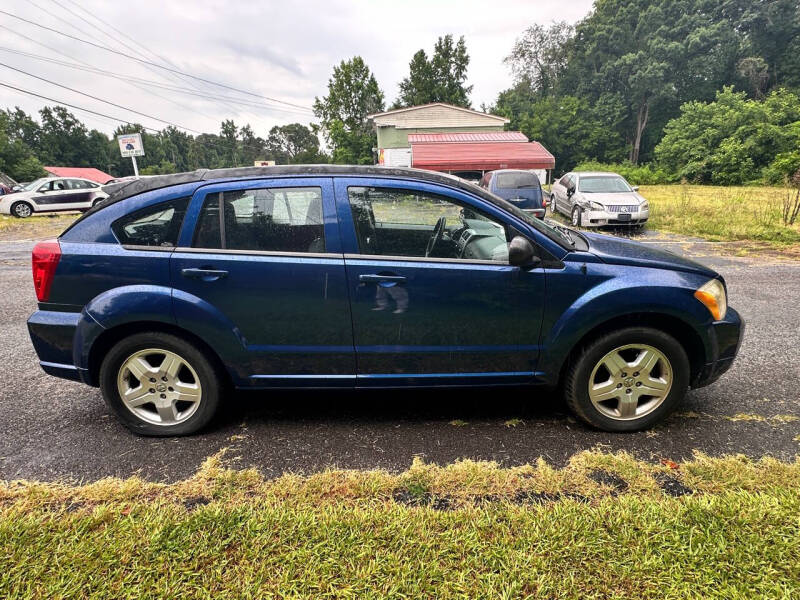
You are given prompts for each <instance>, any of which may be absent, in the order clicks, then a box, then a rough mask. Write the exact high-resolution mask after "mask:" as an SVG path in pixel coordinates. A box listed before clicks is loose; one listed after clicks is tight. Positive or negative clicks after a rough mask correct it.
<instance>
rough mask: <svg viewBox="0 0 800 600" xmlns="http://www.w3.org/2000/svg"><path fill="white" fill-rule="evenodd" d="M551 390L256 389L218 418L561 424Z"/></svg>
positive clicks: (226, 422)
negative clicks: (519, 420)
mask: <svg viewBox="0 0 800 600" xmlns="http://www.w3.org/2000/svg"><path fill="white" fill-rule="evenodd" d="M568 414H569V413H568V409H567V407H566V405H565V403H564V401H563V398H562V397H561V396H560V395H559V394H558V393H556V392H547V391H544V390H541V389H538V388H534V387H524V386H491V387H470V388H466V387H465V388H442V389H433V388H427V389H419V388H417V389H391V390H389V389H387V390H352V389H347V390H345V389H342V390H259V391H235V392H231V393H229V394H228V395H227V396H226V399H225V401H224V402H223V406H222V407H221V409H220V414H219V417H218V420H217V423H218V425H217V426H218V427H222V428H227V427H229V426H234V425H238V424H240V423H241V422H243V421H247V422H248V423H253V422H256V421H261V422H272V423H275V422H283V423H288V422H306V423H307V422H315V421H318V422H327V423H330V422H334V423H335V422H352V421H355V422H359V423H388V422H415V421H428V422H429V421H441V422H442V423H450V422H453V423H455V424H461V423H463V422H470V421H482V422H486V421H490V422H495V421H496V422H498V423H501V424H502V423H505V422H507V421H513V420H515V419H521V420H545V421H553V420H565V419H566V418H568Z"/></svg>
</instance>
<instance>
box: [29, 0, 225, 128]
mask: <svg viewBox="0 0 800 600" xmlns="http://www.w3.org/2000/svg"><path fill="white" fill-rule="evenodd" d="M50 1H51V2H52V3H53V4H55V5H56V6H58V7H59V8H60V9H61V10H63V11H65V12H68V13H69V14H70V15H72V16H73V17H75V18H76V19H78V20H79V21H81V22H82V23H84V24H86V25H88V26H89V27H92V28H94V29H96V30H97V31H99V32H100V33H102V34H103V35H104V36H105V37H106V38H108V39H109V40H111V41H112V42H114V43H116V44H120V45H121V46H123V47H124V48H127V49H129V50H130V51H131V52H133V53H134V54H137V55H138V56H140V57H142V58H145V59H146V58H147V56H145V55H144V54H143V53H142V52H140V51H138V50H136V48H134V47H133V46H130V45H128V44H126V43H125V42H123V41H122V40H120V39H118V38H115V37H114V36H112V35H111V34H110V33H108V32H106V31H105V30H103V29H102V28H100V27H98V26H97V25H94V24H92V23H90V22H89V21H87V20H86V19H85V18H84V17H82V16H81V15H79V14H78V13H76V12H75V11H73V10H72V9H71V8H68V7H66V6H64V5H63V4H61V3H60V2H58V0H50ZM28 2H30V3H31V4H33V0H28ZM72 4H73V5H74V6H76V7H77V8H79V9H80V10H82V11H83V12H85V13H86V14H87V15H89V16H91V17H92V18H93V19H95V20H99V21H101V22H103V23H105V22H104V21H102V19H100V18H99V17H96V16H94V15H92V14H91V13H89V12H87V11H86V10H85V9H84V8H82V7H81V6H80V5H78V4H75V3H74V2H72ZM34 6H37V5H36V4H34ZM37 8H39V9H40V10H42V11H44V12H46V13H47V14H49V15H50V16H53V14H52V13H50V12H49V11H47V10H45V9H43V8H41V7H38V6H37ZM69 24H70V26H71V27H73V28H74V29H77V30H78V31H80V32H81V33H83V34H84V35H87V36H91V34H89V33H86V32H85V31H84V30H82V29H81V28H79V27H77V26H75V25H73V24H72V23H69ZM106 25H108V26H109V27H111V28H112V29H114V31H117V32H118V33H120V34H122V35H125V34H123V33H122V32H120V31H119V30H118V29H117V28H116V27H114V26H113V25H110V24H108V23H106ZM125 37H128V36H127V35H126V36H125ZM129 39H130V38H129ZM144 67H145V68H146V69H147V70H148V71H150V72H151V73H154V74H156V75H159V76H161V77H164V78H165V79H166V78H167V77H168V78H169V79H172V80H177V81H180V82H181V83H183V82H184V79H183V78H182V77H180V76H178V75H175V74H173V73H166V74H164V73H162V72H160V71H156V70H155V69H154V68H153V67H151V66H150V65H144ZM192 87H194V88H195V89H199V88H197V87H196V86H195V85H194V84H192ZM216 104H219V105H220V106H225V107H226V108H227V109H229V110H232V111H234V112H236V109H235V108H234V107H233V106H231V105H230V104H222V103H219V102H217V103H216ZM198 112H199V111H198ZM199 114H201V115H203V116H204V117H207V118H209V119H211V118H213V117H211V115H206V114H205V113H199Z"/></svg>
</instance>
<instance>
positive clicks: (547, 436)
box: [0, 242, 800, 481]
mask: <svg viewBox="0 0 800 600" xmlns="http://www.w3.org/2000/svg"><path fill="white" fill-rule="evenodd" d="M31 246H32V244H31V243H30V242H0V314H2V315H3V316H2V319H3V320H2V327H0V364H2V365H3V366H4V368H3V376H2V379H1V380H0V479H6V480H8V479H17V478H33V479H40V480H54V479H58V480H74V481H92V480H95V479H98V478H101V477H105V476H112V475H114V476H128V475H132V474H140V475H141V476H143V477H145V478H148V479H151V480H159V481H169V480H174V479H179V478H184V477H187V476H189V475H191V474H192V473H193V472H194V471H195V470H196V469H197V467H198V465H200V463H201V462H202V461H203V459H205V458H206V457H207V456H209V455H211V454H214V453H215V452H217V451H219V450H220V449H222V448H225V447H228V448H230V451H229V453H228V454H227V456H229V457H236V458H237V459H238V460H236V461H235V464H236V465H240V466H248V465H253V466H256V467H258V468H259V469H261V470H262V471H263V472H264V473H265V474H266V475H268V476H274V475H278V474H280V473H282V472H285V471H293V472H301V473H308V472H313V471H316V470H319V469H323V468H325V467H328V466H338V467H346V468H374V467H380V468H386V469H390V470H402V469H404V468H406V467H408V465H409V464H410V463H411V460H412V458H413V457H414V456H415V455H421V456H422V457H424V459H426V460H428V461H435V462H438V463H447V462H451V461H453V460H456V459H458V458H462V457H467V458H472V459H482V460H495V461H499V462H501V463H502V464H505V465H513V464H520V463H526V462H531V461H534V460H536V459H537V458H539V457H540V456H542V457H544V458H545V459H546V460H548V461H550V462H552V463H554V464H563V463H564V462H565V461H566V460H567V459H568V458H569V457H570V456H571V455H572V454H573V453H575V452H577V451H580V450H583V449H587V448H592V447H595V446H598V445H601V446H602V447H604V448H606V449H608V450H618V449H624V450H628V451H631V452H633V453H634V454H636V455H637V456H639V457H640V458H644V459H648V460H658V459H661V458H671V459H674V460H679V459H682V458H685V457H689V456H691V454H692V452H693V451H694V450H695V449H697V450H702V451H704V452H707V453H710V454H715V455H716V454H728V453H739V452H741V453H744V454H747V455H749V456H754V457H759V456H763V455H771V456H775V457H778V458H780V459H783V460H791V459H793V458H794V457H795V456H796V455H797V454H798V453H800V441H797V440H798V439H800V420H795V421H791V420H790V419H786V418H785V416H786V415H789V416H790V417H795V418H796V417H800V391H799V390H800V263H789V262H776V261H774V260H770V261H763V260H762V261H758V260H755V259H745V258H722V257H719V256H714V254H712V253H711V252H708V250H709V249H710V248H712V246H710V245H703V244H693V245H690V246H688V252H689V253H690V254H692V255H695V256H697V255H698V254H700V255H703V254H706V256H701V257H700V260H702V261H703V262H706V263H707V264H710V265H711V266H713V267H715V268H717V269H718V270H719V271H720V272H721V273H722V274H723V275H724V276H725V278H726V279H727V282H728V286H729V293H730V302H731V304H732V305H733V306H735V307H736V308H737V309H738V310H739V311H740V312H741V313H742V315H743V316H744V318H745V319H746V320H747V324H748V327H747V335H746V337H745V340H744V343H743V346H742V349H741V354H740V356H739V358H738V360H737V362H736V364H735V365H734V367H733V369H732V370H731V371H730V372H729V373H728V374H727V375H725V376H724V377H723V378H722V379H721V380H720V381H719V382H717V383H716V384H714V385H713V386H711V387H708V388H704V389H701V390H697V391H692V392H690V393H689V396H688V398H687V402H686V405H685V407H684V408H683V409H682V411H681V412H680V413H678V414H676V415H675V416H673V417H671V418H670V419H669V420H668V421H666V422H665V423H664V424H662V425H660V426H659V427H657V428H655V429H653V430H652V431H649V432H642V433H637V434H608V433H602V432H598V431H594V430H591V429H589V428H587V427H585V426H583V425H582V424H580V423H576V422H575V421H574V420H573V419H572V418H571V417H569V415H568V414H567V412H566V410H565V408H564V406H563V405H562V403H561V402H560V400H559V399H558V398H556V397H548V396H543V395H542V394H541V393H537V392H536V391H532V390H526V389H506V388H502V389H491V390H488V391H487V390H483V391H464V390H460V391H436V392H420V391H414V392H408V393H402V392H363V393H355V392H336V393H331V392H320V391H315V392H272V393H261V394H254V393H247V394H237V395H235V396H234V397H233V398H231V399H229V402H228V404H227V406H226V407H225V408H224V409H223V414H222V415H221V418H220V419H219V421H218V422H217V424H216V425H215V426H214V427H213V429H211V430H210V431H208V432H206V433H204V434H202V435H197V436H194V437H190V438H182V439H146V438H139V437H136V436H133V435H131V434H130V433H128V432H127V430H125V429H124V428H123V427H122V426H121V425H119V424H118V423H117V422H116V420H115V419H114V418H113V417H112V416H110V415H109V414H108V412H107V410H106V407H105V405H104V403H103V401H102V399H101V397H100V394H99V392H98V391H97V390H96V389H93V388H89V387H86V386H83V385H79V384H75V383H69V382H64V381H61V380H58V379H55V378H52V377H48V376H46V375H45V374H44V373H43V372H42V371H41V370H40V369H39V367H38V365H37V363H36V357H35V354H34V351H33V348H32V347H31V344H30V341H29V339H28V335H27V331H26V328H25V320H26V319H27V317H28V315H29V314H30V313H31V312H32V311H33V310H34V308H35V298H34V294H33V288H32V283H31V275H30V268H29V263H28V261H29V255H30V254H29V253H30V248H31ZM667 247H669V248H671V249H673V250H676V251H682V252H687V247H686V246H684V245H683V244H678V243H674V242H672V243H669V242H668V245H667ZM740 413H745V414H747V415H755V416H756V418H765V419H767V420H731V417H733V416H734V415H737V414H740ZM776 416H777V417H778V418H777V419H775V418H772V417H776ZM512 419H521V420H522V421H523V423H522V424H518V425H517V426H516V427H514V426H509V425H507V424H506V422H507V421H509V420H512ZM453 421H456V422H460V421H464V422H466V423H467V424H465V425H463V424H462V425H454V424H451V422H453ZM795 438H797V439H795Z"/></svg>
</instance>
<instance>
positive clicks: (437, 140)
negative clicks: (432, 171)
mask: <svg viewBox="0 0 800 600" xmlns="http://www.w3.org/2000/svg"><path fill="white" fill-rule="evenodd" d="M527 141H528V138H527V136H526V135H525V134H524V133H522V132H521V131H460V132H451V133H409V134H408V142H409V143H410V144H443V143H450V144H463V143H468V142H527Z"/></svg>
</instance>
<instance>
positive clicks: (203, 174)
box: [68, 165, 511, 230]
mask: <svg viewBox="0 0 800 600" xmlns="http://www.w3.org/2000/svg"><path fill="white" fill-rule="evenodd" d="M315 175H317V176H325V175H328V176H331V177H334V176H335V177H389V178H394V179H407V180H416V181H423V182H429V183H438V184H442V185H446V186H449V187H451V188H457V189H461V190H464V191H466V192H469V193H471V194H473V195H477V196H480V197H481V198H483V199H484V200H488V201H489V202H491V203H493V204H495V205H498V206H502V207H504V208H508V206H511V205H510V204H508V203H507V202H506V201H505V200H502V199H501V198H498V197H496V196H494V195H493V194H490V193H489V192H487V191H486V190H485V189H483V188H481V187H479V186H477V185H475V184H474V183H471V182H469V181H466V180H464V179H461V178H460V177H456V176H455V175H449V174H447V173H439V172H437V171H426V170H423V169H412V168H406V167H382V166H378V165H280V166H272V167H234V168H229V169H198V170H197V171H189V172H186V173H173V174H171V175H154V176H150V177H145V178H138V179H133V180H130V181H120V182H118V183H111V184H108V185H105V186H103V191H104V192H106V193H107V194H108V198H106V199H105V200H104V201H103V202H101V203H100V204H98V205H97V206H95V207H93V208H90V209H89V210H88V211H86V212H85V213H83V215H81V217H79V218H78V219H77V220H76V221H74V222H73V223H72V225H71V226H70V227H69V228H68V230H69V229H71V228H72V227H74V226H75V225H77V224H78V223H79V222H80V221H82V220H84V219H85V218H86V217H88V216H90V215H92V214H94V213H95V212H97V211H99V210H102V209H103V208H105V207H107V206H110V205H112V204H115V203H117V202H121V201H122V200H125V199H126V198H130V197H132V196H136V195H138V194H143V193H145V192H151V191H153V190H158V189H163V188H168V187H172V186H175V185H181V184H186V183H200V182H212V181H215V180H237V179H238V180H246V179H266V178H270V177H286V176H294V177H300V176H315Z"/></svg>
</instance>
